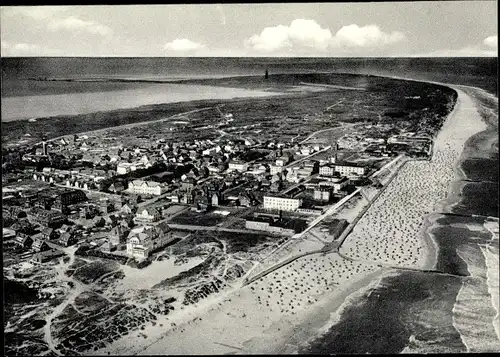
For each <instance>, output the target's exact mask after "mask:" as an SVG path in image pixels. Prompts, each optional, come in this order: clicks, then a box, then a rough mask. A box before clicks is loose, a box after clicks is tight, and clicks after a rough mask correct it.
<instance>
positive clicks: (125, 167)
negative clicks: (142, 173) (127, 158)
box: [116, 161, 151, 175]
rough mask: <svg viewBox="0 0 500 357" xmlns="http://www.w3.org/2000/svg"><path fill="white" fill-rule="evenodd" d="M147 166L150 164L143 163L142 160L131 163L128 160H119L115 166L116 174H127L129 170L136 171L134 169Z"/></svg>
mask: <svg viewBox="0 0 500 357" xmlns="http://www.w3.org/2000/svg"><path fill="white" fill-rule="evenodd" d="M147 166H148V167H149V166H151V165H144V162H141V161H139V162H133V163H130V162H120V163H119V164H118V165H117V166H116V173H117V174H118V175H124V174H128V173H129V172H131V171H136V170H140V169H143V168H145V167H147Z"/></svg>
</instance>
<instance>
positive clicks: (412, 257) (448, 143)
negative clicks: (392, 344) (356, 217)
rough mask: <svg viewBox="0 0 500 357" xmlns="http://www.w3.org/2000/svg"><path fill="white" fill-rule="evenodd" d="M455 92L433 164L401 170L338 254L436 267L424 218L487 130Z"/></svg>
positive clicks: (421, 163) (463, 96)
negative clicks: (473, 139)
mask: <svg viewBox="0 0 500 357" xmlns="http://www.w3.org/2000/svg"><path fill="white" fill-rule="evenodd" d="M455 90H456V91H457V93H458V98H457V103H456V105H455V108H454V109H453V111H452V113H450V115H449V116H448V118H447V119H446V120H445V122H444V125H443V127H442V129H441V131H440V132H439V134H438V135H437V137H436V139H435V142H434V154H433V157H432V159H431V160H430V161H412V162H408V163H406V165H405V166H403V167H402V168H401V170H400V171H399V173H398V174H397V176H396V177H395V179H394V180H393V181H392V182H391V183H390V185H389V187H387V189H386V190H385V191H384V192H383V193H382V194H381V195H380V197H379V198H378V200H377V201H376V202H374V203H373V205H372V206H371V207H370V209H369V210H368V211H367V212H366V213H365V215H364V216H363V217H362V218H361V219H360V221H359V222H358V224H357V225H356V227H355V228H354V230H353V232H352V233H351V235H350V236H348V237H347V239H346V240H345V241H344V244H343V245H342V246H341V248H340V252H341V253H342V254H344V255H346V256H347V257H350V258H353V259H358V260H364V261H370V262H374V263H383V264H390V265H392V266H401V267H411V268H422V269H433V268H434V266H435V263H436V255H437V252H436V250H437V248H436V246H435V243H434V242H433V240H431V239H430V237H429V235H428V234H424V233H426V229H427V227H426V225H425V224H424V223H425V217H426V216H427V215H428V214H430V213H431V212H433V211H434V209H435V207H436V203H437V202H439V201H441V200H444V199H445V198H446V197H447V192H448V186H449V184H450V183H451V182H452V180H453V178H454V170H455V167H456V164H457V162H458V160H459V158H460V154H461V153H462V150H463V148H464V145H465V142H466V141H467V139H468V138H469V137H470V136H472V135H474V134H476V133H478V132H480V131H482V130H484V129H485V128H486V125H485V124H484V123H483V122H482V121H481V120H480V119H479V115H478V113H477V110H476V108H475V107H474V103H473V101H472V99H471V98H470V97H469V96H468V95H466V94H465V93H464V92H462V91H461V90H459V89H456V88H455ZM423 237H425V239H423Z"/></svg>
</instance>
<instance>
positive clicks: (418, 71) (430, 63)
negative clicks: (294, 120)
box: [0, 57, 497, 96]
mask: <svg viewBox="0 0 500 357" xmlns="http://www.w3.org/2000/svg"><path fill="white" fill-rule="evenodd" d="M0 63H1V68H2V81H4V80H21V79H23V78H24V79H26V78H30V77H49V78H136V79H163V80H165V79H179V78H199V77H214V76H215V77H217V76H236V75H264V72H265V70H266V68H267V69H269V72H270V73H271V74H272V73H298V72H308V73H310V72H315V71H317V72H339V73H362V74H373V75H389V74H390V75H400V76H403V75H406V76H409V77H413V78H417V79H427V80H434V81H442V82H445V83H455V84H468V85H472V86H477V87H480V88H484V89H485V90H487V91H489V92H491V93H493V94H496V88H497V59H496V58H253V57H249V58H238V57H234V58H203V57H197V58H196V57H195V58H187V57H186V58H183V57H178V58H168V57H167V58H162V57H153V58H105V57H104V58H85V57H82V58H61V57H45V58H1V62H0ZM9 91H10V89H9V88H2V96H5V95H7V94H8V93H9ZM16 95H18V94H16Z"/></svg>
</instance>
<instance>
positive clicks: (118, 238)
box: [109, 224, 130, 246]
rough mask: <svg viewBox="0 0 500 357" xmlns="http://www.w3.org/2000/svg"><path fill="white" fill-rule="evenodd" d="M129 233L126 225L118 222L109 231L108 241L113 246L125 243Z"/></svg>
mask: <svg viewBox="0 0 500 357" xmlns="http://www.w3.org/2000/svg"><path fill="white" fill-rule="evenodd" d="M129 233H130V229H129V228H128V225H123V224H119V225H117V226H116V227H114V228H113V229H112V230H111V232H110V237H109V242H110V243H111V244H112V245H113V246H119V245H123V246H124V245H126V244H127V237H128V235H129Z"/></svg>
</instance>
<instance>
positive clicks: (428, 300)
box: [299, 272, 466, 354]
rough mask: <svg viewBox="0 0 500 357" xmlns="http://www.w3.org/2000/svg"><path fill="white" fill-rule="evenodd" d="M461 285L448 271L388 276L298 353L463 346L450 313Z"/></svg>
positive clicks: (459, 348)
mask: <svg viewBox="0 0 500 357" xmlns="http://www.w3.org/2000/svg"><path fill="white" fill-rule="evenodd" d="M460 287H461V282H460V279H459V278H458V277H453V276H446V275H438V274H425V273H417V272H401V273H400V274H397V275H396V276H390V277H386V278H384V279H382V281H381V282H380V284H379V285H378V287H376V288H374V289H371V290H370V291H368V292H367V293H366V294H365V295H364V296H363V297H361V298H360V299H359V300H358V301H357V302H356V303H354V304H352V305H351V306H349V307H348V308H346V309H345V310H344V311H343V313H342V315H341V317H340V322H339V323H337V324H335V325H334V326H332V327H331V328H330V329H329V330H328V331H327V332H326V333H325V334H323V335H322V336H320V337H318V338H317V339H315V340H313V341H312V342H311V343H310V344H309V345H307V346H302V347H301V348H300V349H299V353H301V354H337V353H341V354H344V353H345V354H350V353H355V354H365V353H369V354H394V353H401V352H403V351H404V350H405V349H408V348H410V350H411V349H415V350H419V349H422V348H424V347H425V348H424V350H425V351H426V352H435V353H441V352H465V350H466V349H465V346H464V345H463V343H462V341H461V339H460V335H459V334H458V332H457V331H456V330H455V328H454V327H453V319H452V317H453V313H452V309H453V306H454V303H455V299H456V296H457V294H458V292H459V290H460Z"/></svg>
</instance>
